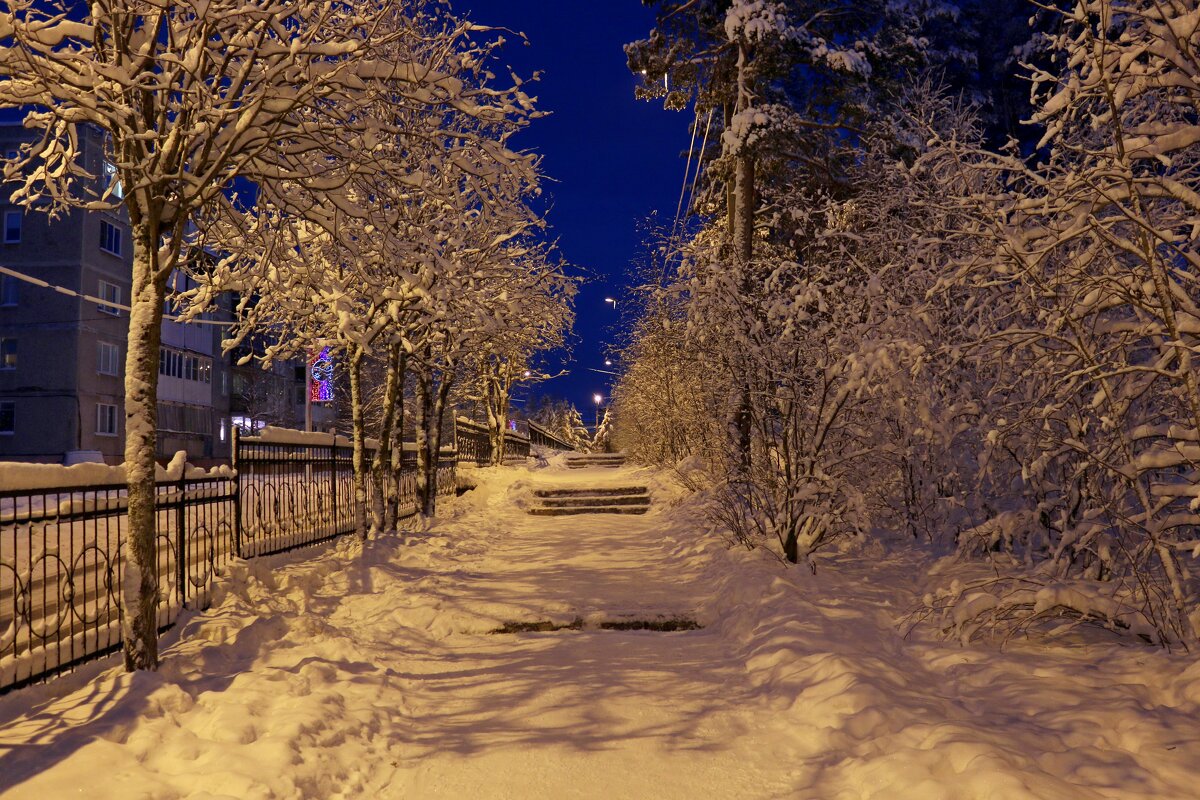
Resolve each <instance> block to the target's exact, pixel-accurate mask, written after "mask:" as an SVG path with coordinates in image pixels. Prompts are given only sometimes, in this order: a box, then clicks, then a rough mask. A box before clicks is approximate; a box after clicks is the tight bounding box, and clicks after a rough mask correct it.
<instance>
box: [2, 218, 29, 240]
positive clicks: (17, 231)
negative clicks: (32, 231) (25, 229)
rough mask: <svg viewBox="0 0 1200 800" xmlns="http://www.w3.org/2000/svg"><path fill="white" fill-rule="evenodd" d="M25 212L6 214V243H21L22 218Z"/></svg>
mask: <svg viewBox="0 0 1200 800" xmlns="http://www.w3.org/2000/svg"><path fill="white" fill-rule="evenodd" d="M24 215H25V212H23V211H5V212H4V243H5V244H18V243H19V242H20V241H21V218H22V217H23V216H24Z"/></svg>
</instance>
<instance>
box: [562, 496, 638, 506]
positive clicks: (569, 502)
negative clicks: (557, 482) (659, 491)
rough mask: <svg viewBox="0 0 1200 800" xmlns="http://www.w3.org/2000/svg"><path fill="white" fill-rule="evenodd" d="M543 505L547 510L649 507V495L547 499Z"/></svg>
mask: <svg viewBox="0 0 1200 800" xmlns="http://www.w3.org/2000/svg"><path fill="white" fill-rule="evenodd" d="M542 505H543V506H544V507H546V508H595V507H596V506H648V505H650V497H649V496H648V495H632V496H629V497H615V496H611V495H610V496H608V497H563V498H545V499H543V500H542Z"/></svg>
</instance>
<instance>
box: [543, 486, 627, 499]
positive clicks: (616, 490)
mask: <svg viewBox="0 0 1200 800" xmlns="http://www.w3.org/2000/svg"><path fill="white" fill-rule="evenodd" d="M648 493H649V490H648V489H647V488H646V487H645V486H604V487H601V488H595V487H591V488H587V489H535V490H534V492H533V494H534V496H535V497H620V496H629V495H645V494H648Z"/></svg>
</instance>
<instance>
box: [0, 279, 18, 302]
mask: <svg viewBox="0 0 1200 800" xmlns="http://www.w3.org/2000/svg"><path fill="white" fill-rule="evenodd" d="M19 283H20V281H19V280H17V279H16V278H14V277H13V276H12V275H0V306H15V305H16V304H17V284H19Z"/></svg>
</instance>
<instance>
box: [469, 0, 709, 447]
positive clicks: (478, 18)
mask: <svg viewBox="0 0 1200 800" xmlns="http://www.w3.org/2000/svg"><path fill="white" fill-rule="evenodd" d="M455 10H456V11H458V12H459V13H461V14H465V15H466V16H467V17H468V18H469V19H471V20H472V21H473V22H476V23H479V24H483V25H496V26H501V27H505V28H509V29H511V30H513V31H518V32H521V33H524V34H525V35H526V37H527V38H528V41H529V44H528V46H524V45H522V44H521V42H520V40H519V39H517V38H516V37H509V44H508V45H507V46H506V47H505V50H504V53H503V59H504V63H505V64H507V65H510V66H511V67H512V68H513V69H514V71H515V72H516V73H517V74H518V75H519V76H521V77H522V78H527V77H528V76H530V75H531V74H532V73H533V72H535V71H541V72H542V79H541V80H540V81H538V82H537V83H534V84H532V85H530V86H529V87H527V88H528V89H529V92H530V94H532V95H535V96H536V97H537V98H538V107H539V108H540V109H541V110H543V111H548V112H550V114H551V115H550V116H549V117H547V118H544V119H540V120H536V121H535V122H534V123H533V124H532V125H531V126H530V128H529V130H528V131H526V132H523V133H522V134H521V136H520V139H518V140H517V142H516V143H517V145H519V146H521V147H523V148H528V149H532V150H535V151H537V152H539V153H541V154H542V155H543V156H544V162H543V169H544V172H545V174H546V176H547V177H548V178H549V180H548V181H546V183H545V184H544V188H545V190H546V191H547V192H548V193H549V194H550V195H551V196H552V200H553V207H552V208H551V209H550V213H549V222H550V224H551V226H552V228H553V231H552V235H553V236H555V237H557V238H558V240H559V244H560V246H561V248H562V252H563V254H564V256H565V257H566V259H567V260H568V261H569V262H571V263H572V264H575V265H578V267H580V268H582V269H583V270H586V273H587V282H586V283H584V285H583V286H582V288H581V290H580V293H579V296H578V298H577V301H576V309H575V310H576V313H577V316H578V319H577V322H576V325H575V333H576V341H575V346H574V353H573V359H572V360H571V361H570V362H569V363H567V364H565V365H564V366H565V367H566V368H567V369H569V370H570V374H569V375H567V376H565V377H561V378H556V379H554V380H552V381H550V382H548V383H546V384H543V385H542V386H540V387H538V388H537V389H536V390H535V391H537V392H539V393H547V394H555V395H559V396H564V397H567V398H568V399H570V400H571V401H573V402H574V403H575V404H576V406H578V407H579V409H580V410H581V411H582V412H583V416H584V419H585V420H586V421H587V423H588V424H589V425H590V424H591V423H592V409H593V406H592V395H593V393H595V392H600V393H602V394H604V395H605V396H606V397H607V395H608V386H609V381H610V378H609V377H608V376H606V375H602V374H599V373H595V372H590V371H588V368H597V369H605V366H604V348H605V346H606V344H609V343H611V342H613V341H614V339H615V337H616V335H617V333H618V326H619V319H620V315H619V314H618V313H614V312H613V309H612V307H611V306H610V305H607V304H606V303H605V302H604V298H605V297H615V298H616V299H617V300H618V302H620V301H621V300H623V299H624V296H625V295H624V289H623V286H624V285H625V284H626V282H627V278H626V272H627V269H628V266H629V263H630V261H631V260H632V259H633V257H634V255H635V253H636V252H637V251H638V250H639V246H640V243H641V242H640V240H641V237H640V234H639V231H638V226H639V223H640V222H641V221H642V220H644V219H645V218H646V216H647V215H648V214H650V212H652V211H654V210H658V211H659V213H660V216H665V217H666V219H667V220H668V221H669V220H671V219H672V218H673V217H674V215H675V208H676V204H677V202H678V199H679V188H680V185H681V183H682V181H683V170H684V166H685V165H684V160H683V158H682V157H681V154H682V153H683V151H684V150H685V149H686V148H687V145H688V122H689V118H688V115H686V114H681V113H677V112H669V111H665V110H663V108H662V105H661V104H660V103H657V102H649V103H647V102H644V101H639V100H635V99H634V96H633V87H634V85H635V81H634V79H633V76H632V75H630V73H629V70H628V69H627V68H626V66H625V53H624V51H623V50H622V46H623V45H624V44H625V43H627V42H631V41H633V40H635V39H641V38H644V37H645V36H646V34H647V33H648V32H649V31H650V29H651V27H652V24H653V17H652V15H651V14H650V12H649V11H648V10H646V9H645V8H643V7H642V5H641V3H640V2H639V1H638V0H604V2H578V0H557V1H556V0H457V2H456V3H455ZM623 310H624V309H620V308H619V309H618V312H620V311H623Z"/></svg>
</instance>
